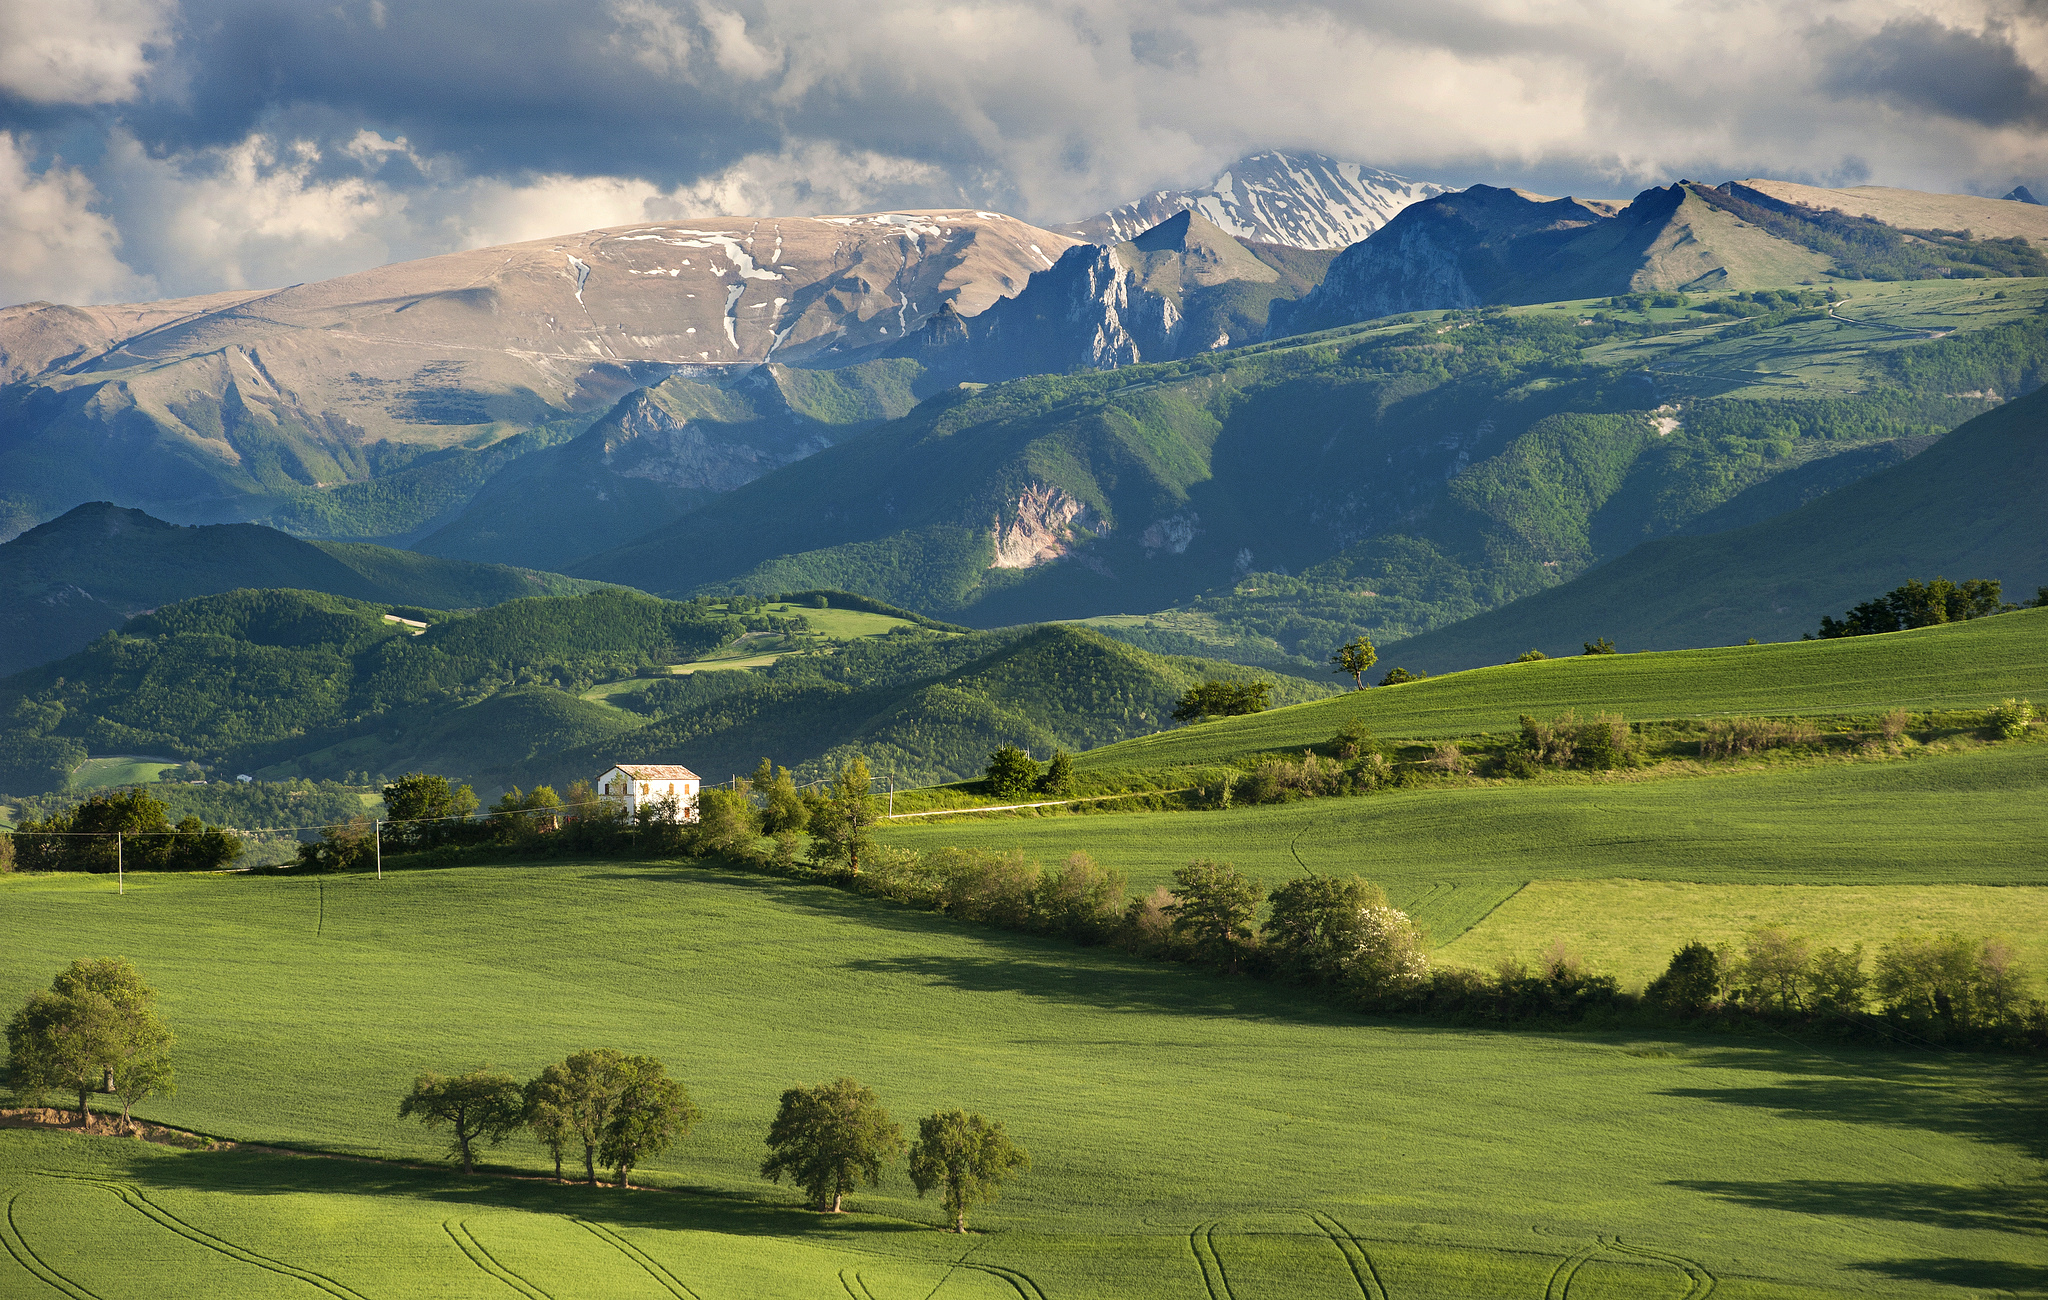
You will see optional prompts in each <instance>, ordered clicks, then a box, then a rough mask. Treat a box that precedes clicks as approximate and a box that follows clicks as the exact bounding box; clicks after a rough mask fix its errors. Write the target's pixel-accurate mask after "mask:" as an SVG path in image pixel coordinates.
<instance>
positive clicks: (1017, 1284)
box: [957, 1260, 1045, 1300]
mask: <svg viewBox="0 0 2048 1300" xmlns="http://www.w3.org/2000/svg"><path fill="white" fill-rule="evenodd" d="M957 1267H960V1268H971V1269H973V1270H975V1271H976V1272H977V1273H986V1274H988V1275H989V1276H990V1277H993V1278H998V1279H1000V1280H1002V1281H1004V1282H1007V1283H1009V1284H1010V1289H1011V1290H1012V1291H1015V1292H1016V1293H1017V1295H1018V1297H1019V1300H1045V1292H1044V1291H1043V1290H1042V1289H1041V1288H1040V1287H1039V1285H1038V1283H1036V1282H1034V1281H1032V1279H1031V1275H1030V1274H1029V1273H1020V1272H1018V1271H1017V1270H1016V1269H1014V1268H1004V1267H1003V1266H1002V1265H1000V1264H970V1263H968V1262H967V1261H965V1260H962V1261H961V1262H960V1263H959V1264H958V1265H957Z"/></svg>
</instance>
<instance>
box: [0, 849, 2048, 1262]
mask: <svg viewBox="0 0 2048 1300" xmlns="http://www.w3.org/2000/svg"><path fill="white" fill-rule="evenodd" d="M1105 820H1107V819H1105ZM1182 820H1184V821H1187V822H1196V821H1200V820H1203V819H1202V818H1198V817H1193V816H1186V817H1183V819H1182ZM1077 822H1078V819H1077ZM0 921H4V923H5V925H6V928H7V932H8V933H9V935H10V939H11V942H10V943H9V944H8V945H7V946H6V947H5V948H4V949H0V988H5V989H7V990H10V991H11V992H13V993H17V994H18V993H19V992H22V991H25V990H26V989H28V988H30V987H33V986H35V985H37V984H40V983H42V982H43V981H45V980H47V978H48V976H49V973H50V972H51V971H52V970H53V969H55V968H56V967H57V966H59V965H61V964H62V962H64V961H66V960H69V959H70V958H71V957H72V956H75V955H80V954H85V953H101V952H121V953H125V954H127V955H128V956H130V957H131V958H132V959H134V960H135V961H136V962H137V963H138V964H139V965H140V966H141V967H142V968H143V969H144V970H145V971H147V972H148V973H149V974H150V976H151V977H152V979H153V980H154V981H155V982H156V983H157V984H158V985H160V986H161V988H162V989H163V998H164V1002H165V1004H166V1011H167V1013H168V1015H169V1016H170V1017H171V1019H172V1020H173V1022H174V1024H175V1025H176V1027H177V1028H178V1031H179V1034H180V1040H179V1046H180V1052H181V1065H180V1090H179V1093H178V1095H177V1096H176V1097H175V1098H170V1099H165V1100H162V1101H159V1102H152V1103H150V1104H149V1105H148V1106H146V1107H145V1108H144V1110H145V1113H146V1114H147V1115H148V1116H149V1117H151V1118H153V1119H157V1120H161V1121H164V1122H169V1123H175V1124H182V1125H185V1126H188V1127H192V1128H196V1129H200V1130H203V1131H206V1132H209V1133H214V1134H218V1135H221V1136H224V1137H228V1138H234V1139H241V1140H249V1141H255V1142H259V1143H273V1144H274V1143H287V1144H292V1145H296V1146H301V1147H304V1148H307V1149H310V1150H319V1151H326V1152H331V1153H335V1154H339V1155H353V1156H377V1157H392V1158H397V1159H399V1160H404V1161H411V1162H425V1161H428V1160H430V1159H431V1158H432V1157H433V1155H434V1154H435V1151H436V1143H434V1142H433V1141H432V1140H431V1139H430V1138H429V1137H428V1136H427V1135H426V1134H424V1133H422V1132H420V1131H418V1130H416V1129H414V1128H411V1127H407V1126H404V1125H401V1124H400V1123H399V1122H398V1121H397V1119H396V1116H395V1110H396V1099H397V1097H398V1096H399V1095H400V1094H401V1093H402V1092H403V1091H404V1089H405V1087H406V1084H407V1083H408V1082H409V1080H410V1079H411V1078H412V1076H413V1075H414V1074H415V1073H417V1072H418V1071H420V1070H422V1069H442V1070H447V1069H451V1068H460V1067H464V1066H467V1065H472V1064H475V1063H478V1062H483V1061H490V1062H493V1063H495V1064H497V1065H498V1066H500V1067H503V1068H506V1069H510V1070H512V1071H514V1072H516V1073H527V1072H531V1071H532V1070H534V1069H535V1068H537V1067H538V1066H539V1065H540V1064H541V1063H542V1062H544V1061H546V1060H549V1059H554V1058H557V1057H559V1056H560V1055H562V1054H563V1053H564V1052H566V1051H569V1050H571V1049H574V1048H577V1047H581V1046H585V1045H594V1044H610V1045H617V1046H620V1047H623V1048H627V1049H629V1050H634V1051H646V1052H652V1053H654V1054H657V1055H659V1056H662V1057H663V1058H664V1059H666V1060H667V1061H668V1062H669V1063H670V1065H671V1067H672V1068H673V1069H674V1071H675V1072H676V1073H677V1074H678V1075H679V1076H681V1077H682V1078H683V1079H685V1080H686V1081H687V1082H688V1084H689V1086H690V1088H691V1091H692V1094H693V1096H694V1097H695V1099H696V1100H697V1102H698V1103H699V1105H701V1106H702V1107H703V1109H704V1110H705V1112H706V1115H707V1119H706V1121H705V1123H704V1124H703V1125H702V1126H701V1127H700V1129H699V1130H698V1131H697V1132H696V1133H694V1134H693V1135H692V1136H691V1137H690V1138H689V1139H688V1140H687V1141H686V1142H685V1143H683V1144H682V1145H681V1146H679V1147H678V1148H677V1149H676V1150H674V1151H673V1152H671V1153H670V1154H669V1155H668V1156H666V1157H663V1158H662V1159H661V1160H659V1161H657V1162H655V1163H654V1164H652V1165H651V1166H649V1167H648V1168H647V1169H646V1170H645V1171H644V1177H645V1178H646V1180H647V1181H649V1182H650V1183H653V1184H655V1185H656V1190H646V1191H638V1192H631V1193H628V1192H623V1191H618V1190H615V1189H610V1188H599V1189H589V1188H582V1187H557V1186H555V1185H554V1184H552V1183H550V1182H547V1181H544V1180H540V1179H537V1178H533V1177H530V1176H531V1175H535V1174H538V1173H540V1172H541V1171H542V1169H543V1157H542V1154H541V1152H540V1151H539V1149H538V1148H535V1147H533V1146H531V1145H530V1144H528V1145H519V1144H515V1145H511V1146H507V1147H504V1148H501V1149H499V1150H498V1151H496V1152H494V1153H493V1154H492V1157H491V1161H490V1172H491V1173H492V1174H493V1175H497V1174H524V1175H529V1177H526V1178H511V1177H498V1176H487V1177H480V1178H476V1179H464V1178H462V1177H461V1176H460V1175H459V1174H457V1173H455V1172H453V1171H452V1170H451V1169H449V1168H448V1167H446V1166H445V1165H442V1166H438V1167H428V1168H423V1169H411V1168H403V1167H398V1166H395V1165H392V1164H389V1163H374V1162H363V1161H359V1160H351V1159H317V1158H308V1157H304V1156H295V1155H290V1154H284V1153H280V1152H275V1151H268V1150H262V1149H257V1148H252V1147H242V1148H239V1149H232V1150H215V1151H175V1150H169V1149H165V1148H160V1147H150V1146H146V1145H144V1144H141V1143H135V1142H129V1141H119V1140H111V1139H98V1138H80V1137H67V1136H56V1135H52V1134H49V1133H26V1132H0V1205H4V1206H5V1211H6V1212H5V1214H4V1216H0V1242H4V1245H5V1247H6V1249H5V1251H4V1253H0V1294H4V1295H8V1296H10V1297H11V1296H15V1295H22V1296H30V1295H52V1296H58V1295H62V1296H69V1297H72V1300H80V1298H81V1297H82V1298H83V1300H129V1298H130V1297H152V1296H158V1295H165V1294H206V1295H209V1296H215V1297H219V1298H220V1300H240V1298H241V1297H257V1296H264V1297H268V1296H288V1295H295V1294H296V1295H310V1294H312V1293H314V1292H316V1291H317V1292H324V1293H326V1294H327V1295H329V1296H332V1297H338V1298H341V1300H386V1298H391V1300H400V1298H407V1297H415V1296H417V1297H429V1296H432V1297H443V1296H448V1297H452V1296H478V1297H483V1296H490V1295H506V1294H511V1293H516V1294H518V1295H521V1296H526V1297H529V1298H532V1297H545V1298H547V1300H569V1298H570V1297H584V1296H590V1297H596V1296H605V1297H612V1296H622V1297H628V1298H631V1300H640V1298H645V1300H663V1298H664V1297H669V1298H671V1300H684V1298H686V1297H694V1298H700V1300H715V1298H718V1297H779V1296H791V1297H796V1296H802V1297H841V1296H844V1297H852V1300H904V1298H908V1300H932V1298H934V1297H935V1298H936V1300H963V1298H971V1297H984V1298H994V1297H1028V1298H1034V1300H1035V1298H1037V1297H1095V1296H1104V1297H1108V1296H1116V1297H1125V1296H1129V1297H1152V1296H1158V1297H1187V1296H1195V1297H1211V1298H1213V1300H1259V1298H1261V1297H1279V1296H1287V1297H1304V1298H1308V1300H1317V1298H1321V1297H1331V1298H1342V1297H1370V1298H1371V1300H1390V1298H1393V1297H1479V1296H1485V1297H1527V1298H1528V1300H1557V1298H1558V1297H1571V1298H1573V1300H1595V1298H1597V1297H1623V1296H1627V1297H1670V1298H1671V1300H1679V1298H1680V1297H1702V1296H1705V1295H1707V1294H1710V1293H1711V1294H1712V1295H1714V1296H1716V1297H1751V1296H1754V1297H1765V1296H1772V1297H1777V1296H1827V1295H1850V1294H1855V1295H1864V1296H1868V1295H1942V1296H1958V1295H1980V1294H1991V1293H1994V1292H1995V1291H1997V1290H1999V1289H2001V1288H2002V1289H2005V1290H2008V1291H2009V1290H2015V1289H2017V1290H2027V1289H2038V1287H2039V1286H2040V1285H2041V1284H2042V1282H2043V1269H2042V1265H2041V1249H2042V1234H2041V1231H2040V1226H2039V1225H2040V1221H2041V1211H2042V1209H2043V1208H2044V1196H2043V1187H2044V1185H2043V1182H2042V1159H2043V1156H2044V1155H2048V1126H2044V1116H2043V1113H2042V1106H2041V1100H2040V1099H2041V1096H2042V1092H2041V1087H2040V1085H2041V1083H2042V1082H2043V1081H2044V1075H2043V1069H2042V1066H2041V1065H2040V1064H2039V1063H2038V1062H2035V1061H2031V1060H2025V1059H2014V1058H1996V1057H1992V1058H1986V1057H1975V1056H1962V1055H1957V1054H1927V1053H1921V1054H1914V1053H1910V1052H1907V1053H1886V1052H1875V1051H1868V1050H1861V1049H1843V1048H1840V1047H1833V1046H1830V1047H1826V1048H1816V1047H1813V1046H1809V1045H1806V1044H1801V1043H1797V1042H1790V1041H1786V1040H1783V1039H1760V1040H1754V1041H1733V1042H1731V1041H1712V1040H1697V1041H1694V1040H1686V1039H1683V1038H1670V1037H1663V1038H1654V1039H1646V1038H1639V1037H1622V1036H1600V1035H1573V1036H1566V1037H1555V1036H1542V1035H1535V1034H1498V1033H1482V1032H1472V1031H1463V1030H1452V1029H1444V1028H1432V1027H1426V1026H1415V1025H1403V1026H1398V1027H1396V1026H1389V1025H1385V1024H1376V1023H1373V1022H1369V1021H1365V1020H1361V1019H1358V1018H1354V1017H1351V1016H1348V1015H1345V1014H1341V1013H1338V1012H1336V1011H1333V1010H1330V1009H1328V1008H1325V1007H1320V1006H1316V1005H1312V1004H1311V1005H1305V1004H1303V1003H1301V1002H1299V1001H1298V1000H1296V999H1295V998H1294V997H1293V996H1292V995H1291V994H1290V993H1289V991H1287V990H1285V989H1281V988H1277V987H1274V986H1269V985H1263V984H1258V983H1252V982H1246V981H1239V980H1229V979H1224V978H1220V977H1216V976H1210V975H1205V974H1202V973H1199V972H1195V971H1191V970H1187V969H1183V968H1177V967H1169V966H1159V965H1152V964H1147V963H1142V962H1137V961H1134V960H1131V959H1128V958H1125V957H1122V956H1120V955H1118V954H1114V953H1108V952H1103V951H1101V950H1089V949H1075V948H1072V947H1068V946H1065V945H1061V944H1057V943H1053V942H1050V941H1042V940H1038V939H1032V938H1026V937H1021V936H1015V935H1006V934H1002V933H997V932H990V931H984V930H975V929H969V928H966V927H961V926H957V925H954V924H953V923H951V922H948V921H946V920H944V919H943V918H938V917H933V916H929V915H925V914H921V913H910V912H904V911H901V910H898V909H895V908H893V907H891V906H889V905H887V904H882V903H877V902H874V901H872V900H866V899H861V898H858V897H854V896H850V895H846V894H842V893H839V892H836V891H832V890H827V889H823V888H818V887H812V886H804V885H796V884H787V883H781V882H774V881H766V880H762V879H758V878H752V877H746V876H739V875H732V874H727V873H724V872H720V871H715V870H709V869H696V868H683V867H669V866H659V865H655V866H638V867H636V866H621V865H619V864H616V863H595V864H580V865H579V864H571V865H560V866H548V867H540V868H531V867H529V868H463V869H452V870H440V871H426V870H423V871H412V872H402V873H395V874H391V875H387V877H386V878H385V879H384V880H383V881H382V882H378V881H376V880H373V879H369V878H363V877H351V878H336V879H329V880H325V881H320V880H292V879H282V880H280V879H261V878H239V879H238V878H165V877H142V878H136V877H131V878H130V882H129V891H128V893H127V895H126V896H125V897H117V896H116V895H114V894H113V893H112V891H111V890H109V889H108V888H107V887H106V882H103V881H100V880H96V879H83V878H71V879H56V878H48V877H43V878H28V879H24V878H6V879H0ZM765 1026H773V1027H774V1028H773V1032H764V1027H765ZM842 1072H845V1073H851V1074H854V1075H856V1076H858V1077H859V1078H861V1079H862V1080H863V1081H864V1082H866V1083H869V1084H870V1085H872V1086H874V1087H875V1088H876V1089H877V1090H878V1091H879V1092H880V1093H881V1095H882V1097H883V1098H884V1100H885V1101H886V1102H887V1103H888V1104H889V1105H890V1106H891V1107H892V1108H893V1109H894V1112H895V1114H896V1116H897V1118H898V1119H899V1120H903V1121H908V1120H911V1119H913V1118H914V1117H915V1116H917V1115H919V1114H922V1113H926V1112H929V1111H930V1110H933V1109H936V1108H938V1107H941V1106H954V1105H964V1106H969V1107H972V1108H975V1109H979V1110H982V1111H984V1112H986V1113H988V1114H991V1115H993V1116H997V1117H1000V1118H1002V1119H1004V1120H1005V1121H1006V1122H1007V1123H1008V1125H1009V1127H1010V1129H1011V1131H1012V1132H1014V1133H1015V1134H1016V1135H1017V1136H1018V1138H1019V1139H1020V1140H1021V1141H1022V1142H1024V1144H1025V1145H1027V1146H1028V1147H1029V1148H1030V1149H1031V1151H1032V1153H1033V1155H1034V1157H1035V1162H1034V1168H1033V1169H1032V1170H1031V1171H1030V1172H1029V1173H1028V1174H1026V1175H1024V1176H1023V1177H1022V1178H1021V1179H1020V1180H1019V1181H1018V1182H1017V1183H1016V1185H1015V1186H1014V1188H1013V1189H1012V1191H1011V1192H1010V1193H1009V1194H1008V1195H1007V1196H1006V1198H1005V1199H1004V1200H1003V1201H1001V1202H999V1203H998V1204H997V1205H995V1206H994V1207H992V1208H991V1209H990V1210H988V1211H986V1212H985V1213H984V1214H982V1215H981V1216H980V1226H982V1227H983V1228H985V1229H986V1231H985V1232H983V1233H981V1234H978V1235H975V1236H972V1237H969V1238H967V1239H965V1240H962V1239H960V1238H957V1237H954V1236H951V1235H950V1234H946V1233H943V1232H940V1231H937V1230H935V1224H936V1221H937V1219H938V1215H937V1213H936V1212H935V1207H933V1206H932V1205H931V1204H930V1203H928V1202H920V1201H918V1200H916V1199H915V1198H914V1197H913V1196H912V1195H911V1194H910V1189H909V1187H908V1186H907V1184H906V1182H905V1180H904V1179H903V1177H902V1175H901V1172H900V1170H899V1171H897V1172H896V1173H895V1174H893V1175H892V1176H891V1177H890V1178H889V1179H887V1180H885V1182H884V1184H883V1186H882V1187H881V1188H880V1189H879V1190H877V1191H874V1192H863V1193H861V1194H859V1195H857V1196H856V1197H854V1198H852V1201H851V1204H852V1207H853V1208H854V1209H855V1210H856V1211H857V1213H855V1214H852V1215H848V1216H845V1217H844V1218H841V1219H837V1220H832V1219H822V1218H820V1217H819V1216H816V1215H814V1214H811V1213H809V1212H806V1211H802V1210H798V1209H796V1208H794V1205H793V1202H794V1200H795V1198H794V1196H793V1195H792V1194H790V1193H788V1192H787V1191H785V1190H783V1189H779V1188H774V1187H770V1186H768V1185H767V1184H765V1183H763V1182H761V1180H760V1179H759V1178H758V1177H757V1176H755V1174H754V1172H753V1170H754V1166H755V1164H756V1163H757V1162H758V1160H759V1159H760V1155H761V1146H760V1141H761V1135H762V1133H763V1131H764V1130H765V1127H766V1122H767V1119H768V1116H769V1114H770V1113H771V1112H772V1109H773V1106H774V1098H775V1096H776V1094H777V1093H778V1092H779V1090H780V1089H781V1088H783V1087H785V1086H788V1085H789V1084H791V1083H795V1082H808V1081H813V1080H816V1079H820V1078H827V1077H831V1076H832V1075H835V1074H838V1073H842Z"/></svg>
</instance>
